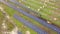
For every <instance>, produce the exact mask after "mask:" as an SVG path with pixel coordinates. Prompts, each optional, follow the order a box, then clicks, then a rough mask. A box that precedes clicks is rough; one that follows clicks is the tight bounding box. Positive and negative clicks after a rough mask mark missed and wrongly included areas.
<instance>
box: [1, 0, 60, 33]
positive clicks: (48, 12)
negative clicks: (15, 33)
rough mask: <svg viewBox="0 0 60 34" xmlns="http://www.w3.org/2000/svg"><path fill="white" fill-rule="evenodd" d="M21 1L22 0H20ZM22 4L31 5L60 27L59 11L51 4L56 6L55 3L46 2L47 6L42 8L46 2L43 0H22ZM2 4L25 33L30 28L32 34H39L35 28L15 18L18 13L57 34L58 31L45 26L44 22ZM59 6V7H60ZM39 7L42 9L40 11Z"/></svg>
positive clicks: (42, 15) (31, 7)
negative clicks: (40, 22) (41, 22)
mask: <svg viewBox="0 0 60 34" xmlns="http://www.w3.org/2000/svg"><path fill="white" fill-rule="evenodd" d="M20 1H21V0H20ZM39 2H42V3H39ZM21 3H22V4H24V5H25V6H27V7H28V6H29V7H30V9H32V10H34V11H36V12H38V13H39V15H41V17H42V18H44V19H46V20H48V21H51V23H53V24H54V25H57V26H59V27H60V24H59V22H60V21H59V20H60V16H59V13H60V12H59V11H55V9H54V8H51V7H50V6H54V5H53V4H49V3H46V4H47V5H48V7H47V6H45V7H44V8H40V7H43V5H44V2H43V1H39V0H38V1H36V0H35V1H32V0H26V1H21ZM2 6H3V7H4V10H5V11H6V12H7V13H8V14H9V15H10V17H11V18H12V19H13V20H14V22H15V24H16V25H17V26H18V28H19V30H20V31H21V32H22V33H23V34H25V32H26V31H27V30H29V31H30V32H31V34H37V32H35V31H34V30H32V29H31V28H29V27H27V26H25V25H24V24H22V23H21V22H19V21H18V20H16V19H15V18H13V17H12V16H13V15H14V14H18V15H19V16H21V17H22V18H24V19H25V20H27V21H29V22H31V23H32V24H34V25H37V26H38V27H39V28H41V29H43V30H45V31H47V32H48V33H49V34H57V32H55V31H53V30H51V29H49V28H47V27H45V26H43V25H42V24H39V23H38V22H37V21H35V20H33V19H31V18H29V17H27V16H25V15H23V14H21V13H19V12H17V11H16V10H14V9H12V8H10V7H8V6H6V5H4V4H2ZM54 7H57V6H54ZM58 7H59V6H58ZM58 7H57V8H58ZM38 9H40V10H39V11H38ZM53 18H57V19H58V20H56V21H55V20H53Z"/></svg>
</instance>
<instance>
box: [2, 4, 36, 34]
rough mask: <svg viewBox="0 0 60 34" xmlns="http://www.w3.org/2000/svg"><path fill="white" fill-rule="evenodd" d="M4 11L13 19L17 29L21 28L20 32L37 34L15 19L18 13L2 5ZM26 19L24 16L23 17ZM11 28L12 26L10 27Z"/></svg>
mask: <svg viewBox="0 0 60 34" xmlns="http://www.w3.org/2000/svg"><path fill="white" fill-rule="evenodd" d="M2 6H3V8H4V10H5V11H6V12H7V13H8V14H9V15H10V17H11V18H12V19H13V21H14V22H15V23H16V25H17V27H18V28H19V30H20V31H22V33H23V34H25V32H26V31H30V32H31V34H37V32H35V31H34V30H32V29H31V28H28V27H27V26H26V27H25V25H23V24H22V23H21V22H19V21H18V20H16V19H15V18H13V15H14V13H16V12H17V11H16V10H14V9H12V8H10V7H8V6H6V5H4V4H2ZM23 17H24V16H23ZM9 26H10V25H9Z"/></svg>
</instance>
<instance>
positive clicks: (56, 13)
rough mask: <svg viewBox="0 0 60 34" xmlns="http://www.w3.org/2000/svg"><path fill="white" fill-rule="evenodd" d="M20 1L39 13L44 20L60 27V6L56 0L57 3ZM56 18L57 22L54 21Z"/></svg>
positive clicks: (37, 0)
mask: <svg viewBox="0 0 60 34" xmlns="http://www.w3.org/2000/svg"><path fill="white" fill-rule="evenodd" d="M19 1H20V3H22V4H24V5H25V6H27V7H30V9H32V10H34V11H35V12H38V13H39V15H41V17H42V18H43V19H46V20H48V21H50V22H51V23H52V24H54V25H56V26H58V27H60V24H59V23H60V10H59V8H60V6H59V2H57V1H56V0H55V2H54V1H51V0H50V1H49V2H44V1H43V0H25V1H22V0H19ZM44 3H45V4H44ZM54 18H56V19H57V20H54Z"/></svg>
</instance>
